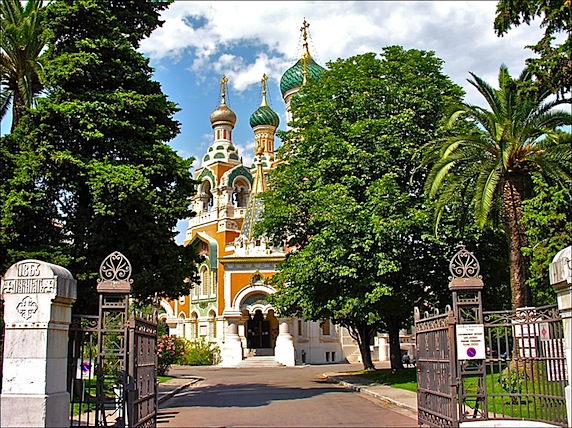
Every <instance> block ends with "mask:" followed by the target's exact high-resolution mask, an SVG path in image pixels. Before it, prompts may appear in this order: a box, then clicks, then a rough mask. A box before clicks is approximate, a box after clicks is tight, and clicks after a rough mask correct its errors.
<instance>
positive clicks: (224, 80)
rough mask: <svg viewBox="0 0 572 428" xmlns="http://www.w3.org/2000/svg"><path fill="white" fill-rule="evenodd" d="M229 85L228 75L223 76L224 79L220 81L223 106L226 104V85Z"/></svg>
mask: <svg viewBox="0 0 572 428" xmlns="http://www.w3.org/2000/svg"><path fill="white" fill-rule="evenodd" d="M227 83H228V78H227V77H226V75H224V74H223V75H222V79H220V87H221V92H222V104H226V84H227Z"/></svg>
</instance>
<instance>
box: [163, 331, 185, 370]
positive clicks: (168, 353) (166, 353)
mask: <svg viewBox="0 0 572 428" xmlns="http://www.w3.org/2000/svg"><path fill="white" fill-rule="evenodd" d="M184 355H185V340H184V339H182V338H180V337H177V336H169V335H167V334H164V335H162V336H159V337H158V338H157V357H158V358H157V360H158V363H157V374H158V375H159V376H163V375H164V374H165V373H166V372H167V370H169V367H170V366H171V364H178V363H180V362H181V358H182V357H183V356H184Z"/></svg>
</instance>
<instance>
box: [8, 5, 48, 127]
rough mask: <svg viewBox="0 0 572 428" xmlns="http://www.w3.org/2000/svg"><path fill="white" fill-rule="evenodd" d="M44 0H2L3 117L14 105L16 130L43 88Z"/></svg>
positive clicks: (13, 120) (13, 118)
mask: <svg viewBox="0 0 572 428" xmlns="http://www.w3.org/2000/svg"><path fill="white" fill-rule="evenodd" d="M43 3H44V2H42V0H28V1H27V2H26V3H25V4H23V3H22V2H21V1H20V0H3V1H2V2H0V33H1V34H2V36H1V37H0V85H1V91H0V119H2V118H4V116H5V115H6V113H7V112H8V110H9V108H10V106H12V130H14V128H15V127H16V126H17V125H18V122H19V121H20V118H21V117H22V112H23V109H24V108H25V107H28V108H29V107H32V106H33V105H34V103H35V100H36V97H37V96H38V95H39V94H40V92H41V91H42V89H43V86H42V83H41V80H40V75H39V73H40V69H41V62H42V61H41V53H42V50H43V49H44V47H45V43H44V41H43V38H42V31H43V26H42V9H43Z"/></svg>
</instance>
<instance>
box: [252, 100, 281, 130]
mask: <svg viewBox="0 0 572 428" xmlns="http://www.w3.org/2000/svg"><path fill="white" fill-rule="evenodd" d="M279 124H280V118H279V117H278V115H277V114H276V113H275V112H274V110H272V109H271V108H270V107H269V106H267V105H262V106H260V107H258V110H256V111H255V112H254V113H252V116H250V127H251V128H254V127H256V126H260V125H271V126H274V127H275V128H278V125H279Z"/></svg>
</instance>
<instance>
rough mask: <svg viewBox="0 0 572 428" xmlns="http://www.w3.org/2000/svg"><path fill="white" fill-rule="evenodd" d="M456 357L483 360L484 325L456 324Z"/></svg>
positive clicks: (484, 354)
mask: <svg viewBox="0 0 572 428" xmlns="http://www.w3.org/2000/svg"><path fill="white" fill-rule="evenodd" d="M456 333H457V334H456V335H457V359H459V360H484V359H485V358H486V352H485V326H484V325H483V324H457V326H456Z"/></svg>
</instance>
